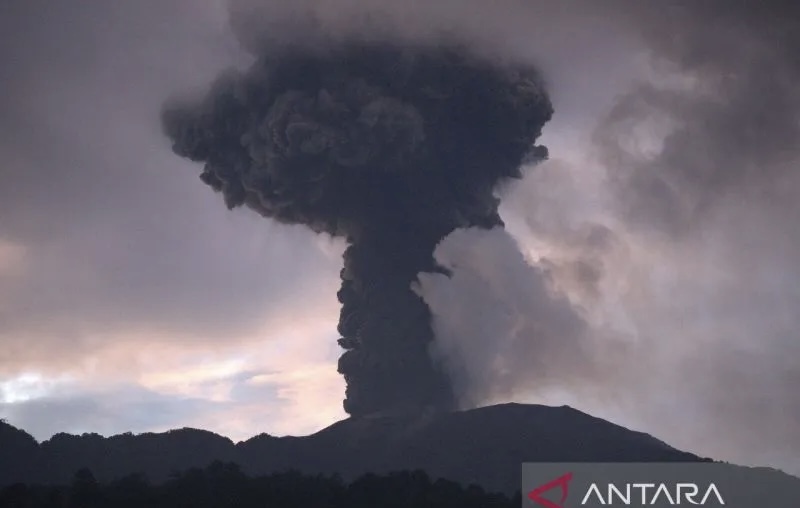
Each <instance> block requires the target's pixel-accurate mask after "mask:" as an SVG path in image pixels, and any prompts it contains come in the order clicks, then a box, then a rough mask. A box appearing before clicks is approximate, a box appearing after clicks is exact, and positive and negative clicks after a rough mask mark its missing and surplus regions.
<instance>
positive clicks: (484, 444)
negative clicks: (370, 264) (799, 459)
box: [0, 404, 707, 493]
mask: <svg viewBox="0 0 800 508" xmlns="http://www.w3.org/2000/svg"><path fill="white" fill-rule="evenodd" d="M215 460H219V461H223V462H235V463H237V464H239V465H240V466H241V468H242V470H243V471H244V472H245V473H247V474H250V475H265V474H270V473H274V472H280V471H286V470H290V469H293V470H297V471H300V472H303V473H308V474H318V473H322V474H326V475H328V474H334V473H336V474H339V475H341V476H342V477H343V478H344V479H346V480H350V479H353V478H355V477H358V476H360V475H362V474H364V473H368V472H369V473H376V474H381V473H387V472H390V471H401V470H418V469H419V470H424V471H426V472H427V474H428V475H430V476H431V477H433V478H437V477H442V478H447V479H450V480H454V481H457V482H460V483H462V484H464V485H468V484H471V483H474V484H477V485H480V486H482V487H484V488H486V489H488V490H491V491H503V492H509V493H510V492H514V491H516V490H517V489H519V478H520V463H522V462H534V461H565V462H583V461H591V462H594V461H604V462H651V461H664V462H678V461H683V462H685V461H698V460H707V459H701V458H699V457H697V456H695V455H693V454H690V453H686V452H682V451H679V450H676V449H674V448H672V447H670V446H668V445H666V444H664V443H663V442H661V441H659V440H657V439H655V438H653V437H651V436H649V435H647V434H643V433H640V432H634V431H631V430H628V429H626V428H624V427H620V426H618V425H615V424H612V423H609V422H607V421H605V420H601V419H599V418H595V417H592V416H590V415H587V414H585V413H582V412H580V411H577V410H575V409H572V408H570V407H567V406H562V407H547V406H538V405H521V404H503V405H497V406H489V407H484V408H480V409H474V410H470V411H462V412H456V413H446V414H437V415H428V416H425V417H419V416H417V417H397V416H393V417H389V416H382V417H368V418H360V419H354V418H350V419H347V420H343V421H340V422H337V423H335V424H333V425H331V426H330V427H328V428H326V429H323V430H321V431H319V432H317V433H316V434H312V435H310V436H304V437H274V436H269V435H267V434H262V435H259V436H256V437H254V438H252V439H249V440H247V441H243V442H240V443H236V444H234V443H233V442H232V441H231V440H229V439H227V438H224V437H221V436H218V435H216V434H213V433H211V432H207V431H202V430H195V429H181V430H173V431H169V432H165V433H160V434H154V433H148V434H140V435H132V434H122V435H117V436H112V437H108V438H105V437H102V436H99V435H97V434H84V435H82V436H73V435H68V434H57V435H55V436H53V438H51V439H50V440H48V441H44V442H42V443H41V444H39V443H37V442H36V441H35V440H34V439H33V438H32V437H31V436H30V435H28V434H27V433H25V432H23V431H21V430H19V429H16V428H14V427H12V426H10V425H8V424H0V486H3V485H9V484H12V483H15V482H24V483H44V484H67V483H69V482H70V481H72V479H73V477H74V474H75V472H76V471H77V470H79V469H81V468H88V469H89V470H91V471H92V472H93V473H94V475H95V477H96V478H97V480H99V481H101V482H107V481H111V480H114V479H118V478H121V477H124V476H127V475H130V474H132V473H143V474H145V475H146V476H147V477H148V478H149V479H150V480H152V481H153V482H163V481H165V480H167V479H168V478H169V477H170V475H171V474H172V473H175V472H177V471H184V470H186V469H189V468H191V467H206V466H207V465H209V464H210V463H212V462H213V461H215Z"/></svg>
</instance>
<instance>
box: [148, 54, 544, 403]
mask: <svg viewBox="0 0 800 508" xmlns="http://www.w3.org/2000/svg"><path fill="white" fill-rule="evenodd" d="M551 114H552V108H551V105H550V101H549V99H548V97H547V95H546V94H545V92H544V89H543V87H542V85H541V83H540V79H539V76H538V74H537V73H536V72H535V70H534V69H530V68H511V67H508V66H501V65H499V64H494V63H492V62H490V61H488V60H484V59H481V58H478V57H476V56H473V55H471V54H470V53H469V52H466V51H462V50H460V49H456V48H433V47H414V48H404V47H397V46H394V45H391V44H385V45H383V44H381V45H376V44H373V43H370V44H366V43H352V44H340V45H338V46H337V47H335V48H334V49H330V48H328V49H325V50H311V49H306V48H300V47H297V46H293V47H291V48H274V47H272V48H269V49H268V50H267V51H265V52H264V54H263V55H261V57H260V58H259V60H258V61H257V62H256V63H255V64H254V65H253V66H252V68H250V69H249V70H248V71H247V72H246V73H244V74H231V73H228V74H225V75H223V76H221V77H220V78H219V79H218V80H217V82H216V83H215V84H214V85H213V87H212V89H211V91H210V92H209V93H208V95H207V96H206V97H205V98H204V99H203V100H202V101H199V102H197V103H191V104H187V103H172V104H168V105H167V106H165V108H164V110H163V113H162V119H163V124H164V129H165V132H166V134H167V135H168V136H169V138H170V139H171V140H172V142H173V149H174V151H175V153H176V154H178V155H180V156H182V157H186V158H189V159H191V160H193V161H198V162H203V163H204V164H205V166H204V169H203V173H202V175H201V179H202V180H203V181H204V182H205V183H206V184H208V185H209V186H211V187H212V188H213V189H214V190H216V191H218V192H221V193H222V195H223V197H224V199H225V203H226V205H227V206H228V208H233V207H236V206H241V205H246V206H248V207H250V208H252V209H253V210H255V211H257V212H259V213H260V214H262V215H263V216H265V217H270V218H273V219H275V220H277V221H280V222H283V223H289V224H305V225H306V226H308V227H309V228H311V229H312V230H314V231H316V232H325V233H329V234H331V235H336V236H342V237H344V238H346V239H347V241H348V242H349V248H348V249H347V251H346V252H345V255H344V262H345V263H344V264H345V266H344V269H343V270H342V273H341V275H342V288H341V290H340V291H339V294H338V296H339V301H340V302H341V303H342V311H341V316H340V320H339V332H340V333H341V335H342V338H341V339H340V340H339V344H340V345H341V346H342V347H343V348H344V349H346V351H345V353H344V354H343V355H342V357H341V359H340V360H339V372H341V373H342V374H344V377H345V379H346V381H347V398H346V400H345V402H344V407H345V410H346V411H347V412H348V413H350V414H351V415H364V414H370V413H376V412H386V411H391V412H396V411H403V412H406V411H419V410H421V409H423V408H425V407H431V406H433V407H437V408H443V409H450V408H453V407H454V405H455V401H454V395H453V391H452V388H451V386H450V383H449V381H448V379H447V377H446V376H445V374H444V373H443V372H442V370H441V369H440V367H439V366H438V365H437V364H436V363H435V362H434V361H433V360H432V359H431V356H430V354H429V347H430V344H431V341H432V340H433V333H432V330H431V315H430V312H429V310H428V308H427V306H426V305H425V304H424V303H423V302H422V300H421V299H420V298H419V297H418V296H417V295H416V294H415V293H414V292H413V291H412V290H411V283H412V281H414V280H415V279H416V277H417V275H418V274H419V273H420V272H424V271H434V270H437V267H436V266H435V263H434V261H433V250H434V248H435V247H436V244H437V243H438V242H439V241H440V240H441V239H442V238H444V237H445V236H446V235H447V234H448V233H450V232H452V231H453V230H455V229H457V228H460V227H469V226H478V227H487V228H489V227H493V226H497V225H502V222H501V220H500V218H499V216H498V213H497V206H498V201H497V199H496V198H495V197H494V194H493V190H494V188H495V186H496V184H497V183H498V182H499V181H501V180H503V179H507V178H518V177H519V176H520V165H521V163H522V162H523V160H528V161H536V160H540V159H543V158H544V157H546V155H547V151H546V149H545V148H544V147H541V146H536V145H534V142H535V140H536V139H537V138H538V137H539V135H540V133H541V129H542V127H543V125H544V124H545V123H546V122H547V121H548V120H549V119H550V116H551ZM487 340H492V338H491V337H487Z"/></svg>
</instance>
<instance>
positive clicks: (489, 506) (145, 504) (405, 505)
mask: <svg viewBox="0 0 800 508" xmlns="http://www.w3.org/2000/svg"><path fill="white" fill-rule="evenodd" d="M520 501H521V500H520V498H519V494H517V495H516V496H514V497H513V498H509V497H508V496H506V495H503V494H497V493H489V492H486V491H484V490H483V489H482V488H480V487H478V486H475V485H471V486H468V487H464V486H462V485H461V484H458V483H456V482H452V481H448V480H443V479H432V478H431V477H429V476H428V474H427V473H425V472H424V471H419V470H418V471H404V472H397V473H390V474H388V475H381V476H379V475H375V474H367V475H364V476H361V477H360V478H358V479H356V480H354V481H352V482H350V483H346V482H344V481H343V480H342V478H341V477H339V476H323V475H316V476H312V475H306V474H302V473H299V472H296V471H289V472H284V473H276V474H271V475H269V476H258V477H249V476H247V475H245V474H244V473H243V472H242V471H241V469H240V468H239V466H237V465H236V464H234V463H230V462H227V463H226V462H221V461H217V462H214V463H212V464H211V465H209V466H208V467H207V468H205V469H200V468H192V469H189V470H187V471H184V472H180V473H177V472H176V473H173V474H172V475H171V477H170V479H169V480H167V481H166V482H163V483H159V484H154V483H151V482H150V481H149V480H148V479H147V477H146V476H145V475H143V474H133V475H129V476H126V477H124V478H120V479H118V480H115V481H112V482H108V483H100V482H98V481H97V480H96V479H95V476H94V474H93V473H92V472H91V471H90V470H89V469H87V468H83V469H80V470H79V471H77V472H76V473H75V475H74V477H73V479H72V482H71V483H70V484H69V485H61V486H53V485H28V484H24V483H17V484H14V485H10V486H7V487H5V488H3V489H2V490H0V506H2V507H7V508H40V507H41V508H161V507H163V508H250V507H252V508H362V507H363V508H412V507H413V508H434V507H435V508H449V507H453V508H456V507H458V508H511V507H512V506H513V507H515V508H516V507H518V506H520V504H521V503H520Z"/></svg>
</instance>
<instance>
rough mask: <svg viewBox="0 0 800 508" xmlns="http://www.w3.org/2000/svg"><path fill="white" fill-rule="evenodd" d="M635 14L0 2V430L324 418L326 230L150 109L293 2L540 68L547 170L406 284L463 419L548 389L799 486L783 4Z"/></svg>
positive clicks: (565, 8)
mask: <svg viewBox="0 0 800 508" xmlns="http://www.w3.org/2000/svg"><path fill="white" fill-rule="evenodd" d="M656 4H657V3H652V4H643V5H637V6H631V5H628V6H625V8H623V7H622V6H621V5H620V4H619V3H618V2H617V1H616V0H606V1H604V2H578V1H567V2H560V3H558V4H555V3H547V2H523V1H521V0H520V1H517V0H498V1H496V2H491V5H490V4H489V3H486V2H480V1H477V0H461V1H455V0H439V1H438V2H422V1H416V2H410V3H408V5H406V6H404V7H403V8H397V7H396V6H393V5H392V3H391V2H386V1H380V0H376V1H372V2H369V1H365V0H361V1H358V0H335V1H332V2H313V1H300V2H293V3H292V4H291V5H292V7H287V6H285V5H284V4H283V3H281V2H277V1H275V2H270V1H260V2H259V1H257V0H234V1H233V4H231V5H229V4H228V2H226V1H225V0H192V1H189V0H159V1H156V0H139V1H136V2H133V1H128V2H115V3H113V4H112V3H109V2H102V1H100V0H72V1H71V2H49V1H46V0H28V1H23V0H9V1H6V2H3V3H2V6H0V62H2V65H0V82H2V83H3V89H4V93H3V94H2V95H0V345H2V348H0V417H2V418H6V419H7V420H8V421H9V422H10V423H12V424H14V425H16V426H19V427H21V428H23V429H25V430H27V431H28V432H30V433H31V434H33V435H34V436H35V437H36V438H38V439H40V440H41V439H47V438H48V437H50V436H51V435H52V434H54V433H56V432H62V431H66V432H73V433H82V432H98V433H101V434H105V435H110V434H115V433H121V432H125V431H133V432H144V431H160V430H167V429H170V428H177V427H198V428H204V429H209V430H212V431H214V432H218V433H220V434H223V435H226V436H229V437H231V438H233V439H237V440H238V439H246V438H248V437H250V436H253V435H256V434H259V433H261V432H267V433H270V434H274V435H285V434H293V435H303V434H308V433H311V432H314V431H316V430H318V429H321V428H323V427H325V426H327V425H329V424H331V423H333V422H334V421H336V420H338V419H341V418H344V417H345V413H344V412H343V411H342V408H341V401H342V398H343V395H344V381H343V380H342V379H341V377H340V376H339V375H338V374H337V373H336V361H337V358H338V356H339V354H340V350H339V348H338V346H337V344H336V339H337V338H338V335H337V333H336V322H337V320H338V312H339V308H338V306H339V304H338V302H337V300H336V291H337V289H338V286H339V270H340V267H341V266H340V265H341V255H342V252H343V250H344V248H345V245H344V244H343V243H342V242H341V240H339V239H331V238H328V237H324V236H317V235H314V234H313V233H311V232H309V231H307V230H305V229H303V228H302V227H300V226H284V225H278V224H275V223H273V222H270V221H268V220H264V219H263V218H260V217H258V216H257V215H256V214H254V213H251V212H248V210H245V209H236V210H233V211H228V210H227V209H226V208H225V207H224V206H222V203H221V200H220V199H219V197H218V196H215V195H214V194H213V193H211V192H209V191H208V189H207V188H206V186H205V185H204V184H203V183H202V182H201V181H200V180H199V179H198V178H197V174H198V172H199V171H198V170H199V168H198V167H196V166H195V165H194V164H192V163H190V162H187V161H185V160H183V159H180V158H178V157H176V156H175V155H173V154H172V152H171V150H170V146H169V143H168V140H167V139H166V138H165V137H164V135H163V134H162V131H161V127H160V124H159V111H160V109H161V106H162V104H163V103H164V101H165V100H166V99H168V98H169V97H172V96H174V95H175V94H176V93H182V92H192V91H196V90H198V89H201V88H202V87H203V86H204V85H207V84H208V83H209V82H210V81H211V80H212V79H213V78H214V76H215V75H217V73H218V72H220V71H222V70H223V69H225V68H227V67H230V66H241V65H245V64H246V63H247V62H248V58H249V56H248V55H247V53H246V52H245V51H244V50H243V49H242V44H241V42H242V40H243V39H244V40H245V42H246V41H247V38H246V37H244V36H246V35H252V34H256V35H258V36H262V35H263V34H269V35H270V36H275V37H279V36H281V33H280V32H281V30H280V28H281V27H282V26H287V25H286V24H285V23H284V21H285V20H286V19H287V16H289V17H290V18H291V16H298V15H300V14H303V13H306V14H307V13H308V12H313V13H314V14H315V15H316V16H317V18H318V20H319V21H320V23H321V25H320V26H322V27H324V29H325V30H327V31H329V32H330V33H334V34H339V35H342V34H344V35H346V34H350V33H359V32H363V31H364V30H365V26H367V25H368V24H369V23H374V22H375V19H378V20H379V22H382V23H385V24H384V25H381V26H382V33H388V34H389V35H387V36H391V37H397V38H401V39H404V40H405V39H408V40H425V41H428V42H431V41H433V42H435V41H436V40H437V38H439V37H442V35H441V34H442V33H455V34H457V35H458V36H459V37H461V38H462V39H464V40H468V41H469V42H470V44H473V45H474V47H475V48H476V49H477V50H480V51H487V52H490V53H492V54H495V55H504V56H507V57H509V58H516V59H522V60H525V61H527V62H533V63H535V64H536V65H538V66H539V67H540V68H541V70H542V72H543V74H544V76H545V80H546V81H547V84H548V92H549V93H550V96H551V99H552V101H553V106H554V110H555V114H554V117H553V120H552V121H551V122H550V123H549V124H547V125H546V127H545V131H544V136H543V139H542V142H543V143H544V144H546V145H547V146H548V147H549V149H550V155H551V158H550V160H549V161H547V162H545V163H543V164H541V165H539V166H536V167H534V168H527V170H526V176H525V177H524V178H523V179H522V180H521V181H519V182H515V183H513V184H510V185H508V186H504V187H503V188H502V189H500V190H499V192H500V194H501V195H502V197H503V204H502V207H501V214H502V216H503V219H504V220H505V222H506V224H507V228H506V230H505V231H502V230H493V231H457V232H455V233H454V234H453V235H451V236H450V237H448V238H447V239H445V241H444V242H442V244H441V245H440V247H439V249H438V250H437V253H436V256H437V259H438V260H439V261H440V263H442V264H444V265H445V266H449V267H451V268H452V269H453V272H454V276H453V278H452V279H446V278H443V277H441V276H437V275H431V274H422V275H421V276H420V280H419V285H418V291H419V292H420V294H421V295H422V296H423V298H424V299H425V301H426V302H427V303H428V305H429V306H430V308H431V310H432V311H433V314H434V317H435V319H434V331H435V332H436V334H437V344H438V353H437V354H440V355H442V356H443V357H445V358H446V359H447V361H448V362H450V363H449V364H450V365H451V373H452V376H453V377H454V379H455V380H456V382H457V383H458V385H459V386H460V387H461V388H462V395H463V398H462V402H463V404H464V405H465V406H466V407H471V406H475V405H482V404H488V403H498V402H506V401H517V402H530V403H547V404H554V405H561V404H569V405H572V406H574V407H576V408H578V409H581V410H583V411H586V412H590V413H592V414H594V415H596V416H599V417H603V418H606V419H609V420H611V421H614V422H616V423H620V424H622V425H626V426H628V427H630V428H634V429H636V430H641V431H645V432H648V433H651V434H653V435H655V436H657V437H658V438H660V439H662V440H664V441H666V442H668V443H669V444H671V445H673V446H676V447H679V448H682V449H686V450H689V451H693V452H696V453H699V454H702V455H706V456H713V457H715V458H718V459H722V460H729V461H732V462H739V463H743V464H760V465H770V466H775V467H781V468H784V469H786V470H787V471H790V472H794V473H798V472H800V461H798V457H800V395H798V394H797V393H798V391H797V386H798V385H799V384H800V383H799V382H800V355H798V353H800V340H799V339H798V330H800V316H798V313H797V312H796V309H797V308H798V304H800V269H798V268H797V263H796V261H797V260H798V259H800V230H798V228H797V226H796V224H798V223H800V221H798V219H799V218H800V200H798V199H797V198H798V197H800V181H798V176H797V171H795V169H796V168H797V165H798V148H797V147H798V146H800V145H798V143H797V142H798V141H800V123H799V122H798V118H800V115H798V114H797V113H798V111H800V94H798V92H797V91H795V87H794V86H793V84H794V83H795V82H796V80H797V78H798V77H800V76H799V74H800V64H798V62H797V57H796V54H797V52H796V49H797V47H798V45H797V44H796V42H795V40H794V39H795V38H796V37H797V36H796V35H795V34H797V33H800V27H797V24H798V20H800V16H796V14H797V13H796V8H794V7H792V8H793V9H795V10H794V11H792V10H787V11H779V10H778V9H779V7H781V6H782V4H781V3H780V2H777V1H776V2H765V3H764V6H763V7H761V8H759V9H756V10H753V11H748V10H746V8H745V7H743V6H742V5H743V3H742V2H736V1H734V2H728V3H727V6H726V7H724V8H723V7H721V4H719V3H717V4H715V3H714V2H708V3H703V4H702V5H701V6H691V4H689V5H690V6H689V7H685V6H684V7H685V8H681V7H680V6H681V3H680V2H675V5H676V6H677V7H675V8H674V9H673V8H666V7H655V5H656ZM787 5H788V4H787ZM783 7H786V5H783ZM231 13H233V19H234V21H235V22H234V23H233V26H234V28H235V29H233V28H232V23H231V22H230V19H229V18H230V14H231ZM793 14H795V15H793ZM765 27H770V30H767V29H766V28H765ZM309 36H311V34H309ZM793 44H794V45H793ZM487 337H490V339H489V338H487Z"/></svg>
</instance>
